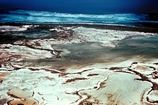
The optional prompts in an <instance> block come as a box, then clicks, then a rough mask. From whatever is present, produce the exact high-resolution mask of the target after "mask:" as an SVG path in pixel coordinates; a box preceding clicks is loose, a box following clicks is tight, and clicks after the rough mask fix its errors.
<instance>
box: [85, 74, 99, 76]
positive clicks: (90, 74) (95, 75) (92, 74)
mask: <svg viewBox="0 0 158 105" xmlns="http://www.w3.org/2000/svg"><path fill="white" fill-rule="evenodd" d="M97 75H99V74H88V75H87V76H97Z"/></svg>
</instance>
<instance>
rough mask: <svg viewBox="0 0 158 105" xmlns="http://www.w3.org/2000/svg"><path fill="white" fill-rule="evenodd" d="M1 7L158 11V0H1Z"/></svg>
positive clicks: (105, 11)
mask: <svg viewBox="0 0 158 105" xmlns="http://www.w3.org/2000/svg"><path fill="white" fill-rule="evenodd" d="M0 9H24V10H39V11H52V12H62V13H88V14H104V13H158V0H0Z"/></svg>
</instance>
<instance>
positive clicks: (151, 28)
mask: <svg viewBox="0 0 158 105" xmlns="http://www.w3.org/2000/svg"><path fill="white" fill-rule="evenodd" d="M136 24H138V26H137V25H136V26H135V25H134V23H133V25H132V24H131V25H128V24H127V25H121V24H102V23H42V24H41V23H21V22H5V23H0V26H7V25H8V26H22V25H36V26H37V25H38V27H39V28H41V29H48V28H54V27H57V26H62V27H72V26H73V27H85V28H96V29H110V30H120V31H138V32H150V33H158V28H157V27H158V24H157V23H136ZM139 24H140V25H139ZM141 24H146V26H142V25H141Z"/></svg>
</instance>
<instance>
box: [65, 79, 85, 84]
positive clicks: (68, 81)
mask: <svg viewBox="0 0 158 105" xmlns="http://www.w3.org/2000/svg"><path fill="white" fill-rule="evenodd" d="M86 79H88V78H73V79H68V80H66V82H65V83H63V84H66V83H70V82H75V81H78V80H86Z"/></svg>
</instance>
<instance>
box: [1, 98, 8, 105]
mask: <svg viewBox="0 0 158 105" xmlns="http://www.w3.org/2000/svg"><path fill="white" fill-rule="evenodd" d="M7 101H8V100H7V99H6V98H3V99H0V105H4V104H6V103H7Z"/></svg>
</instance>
